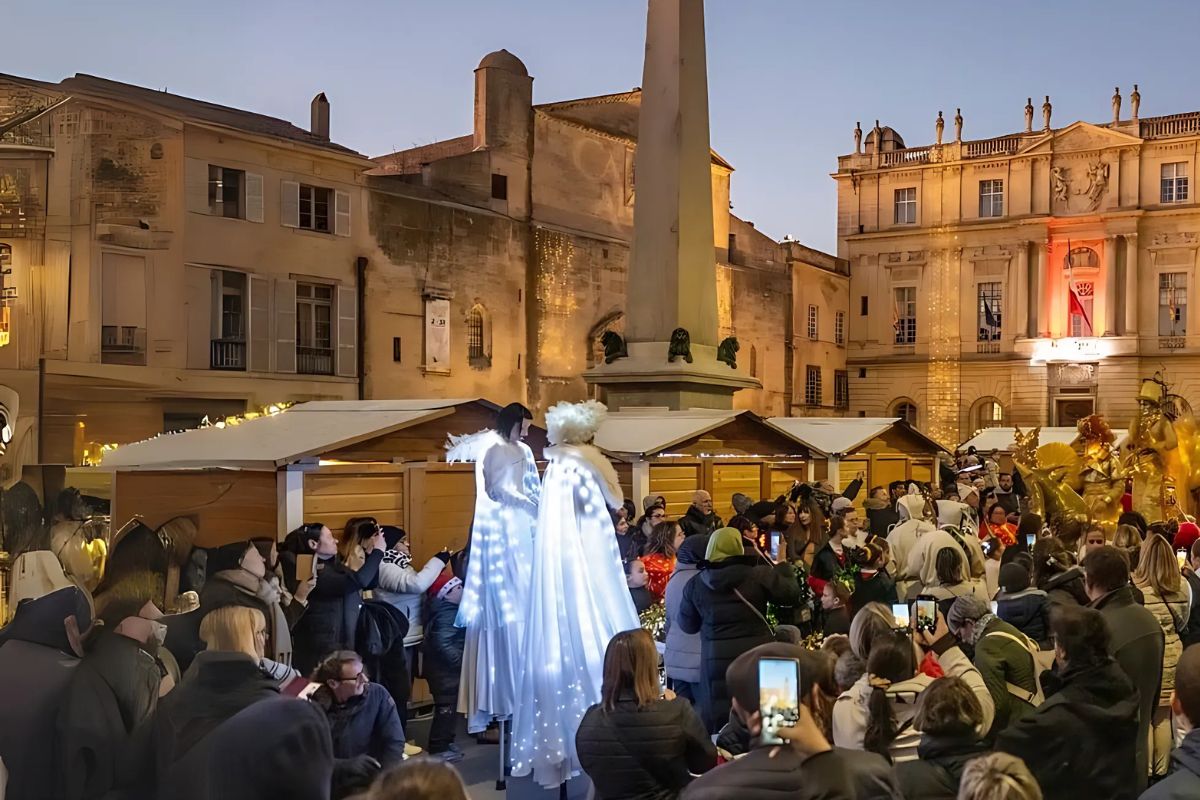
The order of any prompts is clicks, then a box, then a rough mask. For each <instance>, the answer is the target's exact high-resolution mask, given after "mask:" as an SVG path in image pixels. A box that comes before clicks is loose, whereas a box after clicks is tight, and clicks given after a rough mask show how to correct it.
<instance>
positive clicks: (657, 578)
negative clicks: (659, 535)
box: [642, 553, 675, 603]
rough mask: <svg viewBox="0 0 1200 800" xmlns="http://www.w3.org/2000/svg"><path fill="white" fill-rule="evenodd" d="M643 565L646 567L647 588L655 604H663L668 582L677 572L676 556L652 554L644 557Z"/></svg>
mask: <svg viewBox="0 0 1200 800" xmlns="http://www.w3.org/2000/svg"><path fill="white" fill-rule="evenodd" d="M642 564H643V565H644V566H645V567H646V588H647V589H649V590H650V594H652V595H654V602H656V603H661V602H662V601H663V593H664V592H665V591H666V589H667V581H668V580H670V578H671V575H672V573H674V572H675V556H668V555H666V554H664V553H651V554H650V555H646V556H642Z"/></svg>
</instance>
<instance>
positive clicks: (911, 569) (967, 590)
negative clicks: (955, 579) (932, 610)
mask: <svg viewBox="0 0 1200 800" xmlns="http://www.w3.org/2000/svg"><path fill="white" fill-rule="evenodd" d="M946 547H953V548H956V549H957V550H958V552H959V554H960V555H961V556H962V557H963V577H964V579H965V580H964V583H963V588H962V589H961V590H960V591H958V592H950V593H946V594H944V595H943V596H942V597H940V598H939V599H947V598H950V597H958V596H961V595H962V594H973V595H975V596H976V597H978V598H979V599H980V600H982V601H983V602H984V603H987V602H989V601H990V600H991V598H990V597H988V593H987V584H986V583H985V582H984V580H983V578H982V577H980V578H972V577H971V564H972V563H975V564H976V565H978V566H980V567H982V566H983V548H982V547H980V545H979V539H978V538H977V537H975V536H971V535H969V534H968V535H960V536H959V537H958V538H957V539H956V538H955V537H954V536H953V535H951V534H950V533H949V532H948V531H945V530H941V529H938V530H936V531H930V532H929V533H926V534H925V535H923V536H922V537H921V538H920V539H919V540H918V541H917V544H916V546H915V547H913V549H912V551H911V552H910V553H909V556H908V569H907V571H908V574H909V575H910V576H914V577H915V578H916V581H917V583H919V584H920V586H921V588H922V591H924V592H928V593H932V591H931V590H933V589H935V588H936V587H938V586H939V585H940V583H941V582H940V581H939V580H938V575H937V554H938V552H939V551H941V550H942V549H943V548H946ZM964 548H965V549H964Z"/></svg>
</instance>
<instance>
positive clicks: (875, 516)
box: [863, 497, 900, 537]
mask: <svg viewBox="0 0 1200 800" xmlns="http://www.w3.org/2000/svg"><path fill="white" fill-rule="evenodd" d="M863 509H864V510H865V511H866V512H867V522H868V523H869V527H870V530H871V534H872V535H873V536H885V537H886V536H887V535H888V533H890V532H891V529H892V527H893V526H895V525H899V524H900V512H899V511H897V510H896V506H895V505H893V504H892V503H890V502H888V501H887V500H876V499H874V498H870V497H868V498H867V499H866V500H864V501H863Z"/></svg>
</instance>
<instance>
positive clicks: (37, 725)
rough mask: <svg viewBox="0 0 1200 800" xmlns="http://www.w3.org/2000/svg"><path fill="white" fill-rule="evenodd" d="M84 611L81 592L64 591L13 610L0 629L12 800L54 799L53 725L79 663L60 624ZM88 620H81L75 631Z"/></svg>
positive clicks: (3, 749)
mask: <svg viewBox="0 0 1200 800" xmlns="http://www.w3.org/2000/svg"><path fill="white" fill-rule="evenodd" d="M86 611H87V600H86V598H85V596H84V593H83V592H82V591H81V590H79V589H78V588H76V587H74V586H68V587H65V588H62V589H58V590H57V591H54V592H51V593H50V594H47V595H44V596H42V597H39V598H36V599H32V600H27V601H26V602H24V603H22V604H20V605H18V606H17V610H16V615H15V616H14V617H13V620H12V622H10V623H9V624H8V625H7V626H6V627H4V628H0V760H3V761H4V766H5V768H6V769H7V770H8V787H7V791H8V794H7V796H8V797H10V798H14V800H15V799H16V798H20V800H51V798H57V796H58V792H57V788H58V787H57V786H56V783H57V773H56V765H55V761H54V747H53V746H52V743H53V742H54V736H55V721H56V719H57V717H58V712H59V706H60V703H61V701H62V699H63V696H64V694H65V692H66V689H67V685H68V684H69V683H70V680H71V678H72V677H73V676H74V674H75V670H76V669H77V668H78V666H79V663H80V660H79V658H78V656H76V655H75V652H74V651H73V650H72V649H71V642H70V640H69V639H68V637H67V631H66V628H65V627H64V626H63V620H64V619H65V618H66V617H68V616H70V615H72V614H79V613H82V612H86ZM90 619H91V618H90V616H87V617H84V618H81V619H80V623H79V624H80V627H83V628H86V627H87V626H88V624H90Z"/></svg>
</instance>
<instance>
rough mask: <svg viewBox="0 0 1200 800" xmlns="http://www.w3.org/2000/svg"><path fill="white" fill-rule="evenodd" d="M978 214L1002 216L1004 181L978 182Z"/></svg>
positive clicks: (982, 215)
mask: <svg viewBox="0 0 1200 800" xmlns="http://www.w3.org/2000/svg"><path fill="white" fill-rule="evenodd" d="M979 216H981V217H1002V216H1004V181H1002V180H991V181H980V182H979Z"/></svg>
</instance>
